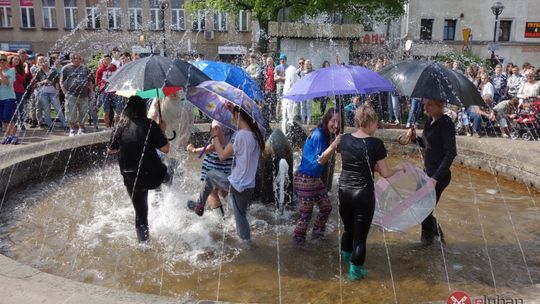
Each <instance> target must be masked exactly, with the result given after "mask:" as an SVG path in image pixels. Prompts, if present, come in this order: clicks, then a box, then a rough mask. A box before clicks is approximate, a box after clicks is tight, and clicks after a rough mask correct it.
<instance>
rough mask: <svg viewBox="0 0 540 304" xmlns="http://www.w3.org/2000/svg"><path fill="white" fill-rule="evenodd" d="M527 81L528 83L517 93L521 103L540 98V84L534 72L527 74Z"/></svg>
mask: <svg viewBox="0 0 540 304" xmlns="http://www.w3.org/2000/svg"><path fill="white" fill-rule="evenodd" d="M525 79H526V82H525V83H524V84H523V85H522V86H521V87H520V88H519V91H518V93H517V97H518V98H519V99H520V102H521V103H523V102H526V101H528V100H529V99H538V98H540V82H539V81H538V80H536V79H535V75H534V72H533V71H531V70H528V71H527V72H525Z"/></svg>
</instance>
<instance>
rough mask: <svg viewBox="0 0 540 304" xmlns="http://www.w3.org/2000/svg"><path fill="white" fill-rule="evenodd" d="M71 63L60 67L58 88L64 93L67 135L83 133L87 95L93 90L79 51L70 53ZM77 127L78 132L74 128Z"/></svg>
mask: <svg viewBox="0 0 540 304" xmlns="http://www.w3.org/2000/svg"><path fill="white" fill-rule="evenodd" d="M69 57H70V60H71V63H70V64H68V65H66V66H64V67H63V68H62V72H61V74H60V88H61V89H62V91H63V92H64V94H65V95H66V116H67V120H68V123H69V128H70V130H69V136H75V134H84V133H85V130H84V120H85V117H86V115H87V114H88V96H89V93H90V92H92V91H93V89H94V88H93V82H92V75H91V74H90V70H89V69H88V68H87V67H86V66H85V65H83V64H81V62H82V57H81V55H80V54H79V53H76V52H74V53H71V54H70V56H69ZM77 126H78V127H79V130H78V132H76V131H75V128H77Z"/></svg>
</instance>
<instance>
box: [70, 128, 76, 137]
mask: <svg viewBox="0 0 540 304" xmlns="http://www.w3.org/2000/svg"><path fill="white" fill-rule="evenodd" d="M72 136H75V130H73V129H69V137H72Z"/></svg>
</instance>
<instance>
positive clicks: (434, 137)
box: [407, 98, 457, 245]
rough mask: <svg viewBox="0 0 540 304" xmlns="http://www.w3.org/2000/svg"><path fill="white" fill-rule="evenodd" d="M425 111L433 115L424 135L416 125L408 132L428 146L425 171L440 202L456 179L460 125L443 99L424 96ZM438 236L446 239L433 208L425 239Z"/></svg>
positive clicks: (426, 222)
mask: <svg viewBox="0 0 540 304" xmlns="http://www.w3.org/2000/svg"><path fill="white" fill-rule="evenodd" d="M424 111H425V113H426V115H428V116H429V118H428V120H427V121H426V124H425V125H424V130H423V132H422V137H417V136H416V132H415V131H414V129H409V131H408V134H407V135H408V137H409V138H410V139H411V141H412V142H414V143H416V144H418V145H419V146H420V147H422V148H424V166H425V171H426V174H427V175H428V176H429V177H431V181H432V183H433V186H435V193H436V203H438V202H439V200H440V198H441V195H442V192H443V191H444V189H445V188H446V187H447V186H448V185H449V184H450V180H451V179H452V174H451V172H450V166H451V165H452V162H453V161H454V158H455V157H456V155H457V151H456V127H455V125H454V122H453V121H452V119H451V118H450V117H448V116H447V115H446V114H444V102H443V101H439V100H432V99H428V98H424ZM435 238H438V240H439V241H440V242H441V243H444V235H443V232H442V229H441V227H440V225H439V224H438V223H437V219H436V218H435V217H434V216H433V212H432V213H430V214H429V216H428V217H427V218H426V219H425V220H424V221H423V222H422V233H421V242H422V243H423V244H425V245H429V244H431V243H433V241H434V240H435Z"/></svg>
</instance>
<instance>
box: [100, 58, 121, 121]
mask: <svg viewBox="0 0 540 304" xmlns="http://www.w3.org/2000/svg"><path fill="white" fill-rule="evenodd" d="M116 69H117V68H116V65H114V64H112V57H111V56H110V55H104V56H103V58H102V59H101V64H100V65H99V67H98V68H97V70H96V83H97V85H98V88H99V89H98V90H99V105H103V119H104V120H105V125H106V126H107V128H111V127H112V126H113V121H112V119H111V115H114V112H113V111H114V109H115V108H116V104H115V103H116V100H117V97H116V95H115V94H114V92H106V91H105V87H106V86H107V82H108V81H109V78H111V76H112V75H113V73H114V72H116ZM98 108H99V106H98ZM115 119H116V120H118V119H119V116H118V115H117V116H116V117H115Z"/></svg>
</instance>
